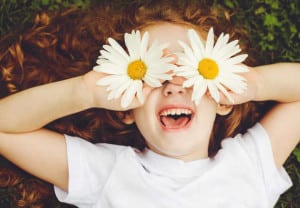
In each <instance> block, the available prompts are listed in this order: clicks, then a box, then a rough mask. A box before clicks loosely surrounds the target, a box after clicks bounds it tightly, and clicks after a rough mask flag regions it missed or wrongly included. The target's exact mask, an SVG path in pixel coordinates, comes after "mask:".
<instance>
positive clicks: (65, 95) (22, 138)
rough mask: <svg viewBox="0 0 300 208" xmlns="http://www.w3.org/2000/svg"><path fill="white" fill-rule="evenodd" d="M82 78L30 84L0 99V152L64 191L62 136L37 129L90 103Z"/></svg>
mask: <svg viewBox="0 0 300 208" xmlns="http://www.w3.org/2000/svg"><path fill="white" fill-rule="evenodd" d="M82 79H83V77H76V78H72V79H68V80H64V81H60V82H55V83H51V84H46V85H42V86H38V87H34V88H31V89H28V90H25V91H22V92H19V93H16V94H14V95H12V96H8V97H6V98H4V99H2V100H0V114H1V117H0V153H1V154H2V155H3V156H4V157H6V158H7V159H9V160H10V161H12V162H13V163H15V164H16V165H18V166H19V167H21V168H22V169H24V170H25V171H27V172H29V173H31V174H33V175H35V176H37V177H39V178H41V179H43V180H46V181H48V182H50V183H52V184H55V185H57V186H59V187H60V188H62V189H64V190H67V188H68V165H67V155H66V154H67V153H66V144H65V140H64V137H63V135H61V134H58V133H55V132H52V131H49V130H45V129H40V128H41V127H43V126H44V125H46V124H47V123H49V122H50V121H53V120H54V119H57V118H59V117H62V116H65V115H68V114H72V113H75V112H78V111H81V110H84V109H86V108H88V107H89V106H90V105H91V101H90V97H89V95H90V94H89V93H87V90H86V87H85V86H84V85H83V82H82Z"/></svg>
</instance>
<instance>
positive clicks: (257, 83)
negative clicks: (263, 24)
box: [222, 63, 300, 167]
mask: <svg viewBox="0 0 300 208" xmlns="http://www.w3.org/2000/svg"><path fill="white" fill-rule="evenodd" d="M243 76H245V78H246V79H247V83H248V88H247V90H246V91H245V92H244V93H243V94H241V95H238V94H233V93H230V94H231V95H232V97H233V98H234V101H235V104H239V103H244V102H247V101H250V100H254V101H264V100H274V101H278V104H277V105H276V106H275V107H274V108H273V109H271V111H270V112H268V113H267V114H266V115H265V116H264V118H263V119H262V120H261V121H260V123H261V124H262V126H263V127H264V128H265V129H266V131H267V133H268V135H269V137H270V140H271V145H272V150H273V154H274V159H275V163H276V166H277V167H280V166H282V164H283V163H284V162H285V160H286V159H287V158H288V156H289V155H290V153H291V152H292V151H293V149H294V148H295V147H296V145H297V144H298V143H299V139H300V126H299V123H300V64H299V63H278V64H270V65H264V66H259V67H254V68H249V72H248V73H245V74H243ZM222 103H223V104H227V105H230V104H232V103H230V102H228V100H226V98H225V97H224V96H223V98H222Z"/></svg>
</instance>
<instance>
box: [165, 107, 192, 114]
mask: <svg viewBox="0 0 300 208" xmlns="http://www.w3.org/2000/svg"><path fill="white" fill-rule="evenodd" d="M182 114H184V115H190V114H192V111H191V110H189V109H184V108H173V109H167V110H164V111H162V112H161V113H160V115H161V116H169V115H172V116H173V115H182Z"/></svg>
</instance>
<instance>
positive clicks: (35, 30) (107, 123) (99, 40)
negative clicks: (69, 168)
mask: <svg viewBox="0 0 300 208" xmlns="http://www.w3.org/2000/svg"><path fill="white" fill-rule="evenodd" d="M191 2H192V3H191ZM191 2H189V3H187V1H170V0H164V1H149V2H148V3H147V2H143V3H142V4H140V3H128V5H127V6H126V7H125V8H124V9H118V10H112V9H111V8H109V7H102V8H100V7H94V8H91V9H89V10H87V11H85V10H76V9H75V10H67V11H62V12H57V13H54V14H50V13H40V14H38V15H37V16H36V18H35V22H34V24H33V25H32V27H30V28H27V29H26V30H25V31H23V32H22V33H20V34H19V35H15V34H8V35H6V36H5V37H4V38H2V40H1V41H0V70H1V71H0V97H4V96H7V95H9V94H12V93H15V92H18V91H21V90H24V89H27V88H29V87H33V86H36V85H41V84H45V83H49V82H54V81H58V80H63V79H67V78H70V77H74V76H78V75H82V74H84V73H86V72H88V71H89V70H91V69H92V67H93V66H94V65H95V60H96V59H97V56H98V55H99V49H100V48H101V45H103V44H104V43H105V42H106V40H107V38H108V37H113V38H114V39H116V40H118V41H119V42H121V43H123V34H124V33H125V32H130V31H131V30H133V29H142V28H144V27H146V26H149V25H151V24H155V23H157V22H162V21H163V22H171V23H175V24H185V25H186V24H188V25H191V26H193V27H195V28H198V29H199V31H204V32H207V31H208V29H209V28H210V27H211V26H212V27H214V31H215V33H216V34H220V33H221V32H225V33H229V34H230V38H231V39H239V40H241V42H240V44H241V48H242V50H244V51H247V50H248V48H247V35H246V33H245V31H244V30H243V29H240V28H237V27H235V26H234V25H233V23H232V22H231V21H230V18H228V15H227V13H226V11H223V10H217V9H214V8H211V7H210V5H204V4H201V3H199V2H196V1H191ZM250 57H251V56H250ZM246 64H248V65H253V64H254V63H253V60H252V59H251V58H249V59H248V60H247V61H246ZM125 113H126V112H113V111H108V110H102V109H89V110H86V111H84V112H80V113H77V114H74V115H71V116H67V117H64V118H60V119H58V120H56V121H54V122H52V123H50V124H48V125H47V126H46V128H49V129H52V130H55V131H58V132H60V133H64V134H69V135H75V136H79V137H82V138H84V139H87V140H90V141H92V142H108V143H114V144H122V145H131V146H133V147H136V148H139V149H143V148H144V147H145V146H146V145H145V142H144V139H143V137H142V135H141V134H140V132H139V131H138V129H137V127H136V126H135V125H134V124H133V125H125V124H124V123H123V122H122V121H121V120H122V119H121V118H122V117H124V116H125ZM259 116H260V113H258V111H257V105H256V104H255V103H251V102H250V103H246V104H242V105H238V106H234V109H233V111H232V112H231V113H230V114H229V115H228V116H218V117H217V118H216V122H215V126H214V129H213V133H212V137H211V142H210V145H209V155H210V156H214V155H215V154H216V152H217V151H218V150H219V149H220V144H221V141H222V140H223V139H224V138H226V137H231V136H234V135H235V134H237V133H240V132H244V131H245V130H246V129H247V128H249V127H250V126H252V125H253V124H254V123H255V122H256V121H257V120H258V118H259ZM1 171H2V172H1V173H0V175H1V177H2V178H1V181H0V182H1V184H0V186H1V187H7V186H8V185H10V186H12V187H19V186H20V181H21V180H20V179H19V178H20V176H21V175H20V174H15V172H11V171H8V170H1ZM27 180H29V179H27ZM35 180H36V181H39V180H38V179H35ZM25 181H26V180H25ZM22 183H24V181H23V182H22ZM22 183H21V184H22ZM36 184H38V183H36ZM37 187H39V188H36V189H32V188H29V187H27V189H25V188H24V189H18V188H17V189H16V190H17V192H18V193H19V192H25V193H26V194H29V195H30V194H32V195H30V196H32V197H25V195H24V197H23V198H22V197H21V199H17V198H16V199H15V200H16V201H18V202H16V203H17V204H19V205H16V206H19V207H24V206H23V205H22V206H21V205H20V203H19V202H20V200H23V202H22V203H24V204H26V205H30V206H31V205H33V204H35V203H37V201H38V203H39V204H40V205H36V207H42V206H46V205H45V204H43V200H40V199H41V197H36V196H42V195H43V196H45V195H46V196H49V195H47V194H45V193H49V185H47V184H42V185H39V186H37ZM41 193H42V194H41ZM20 196H23V195H22V194H21V195H20ZM26 196H27V195H26ZM43 199H44V198H43Z"/></svg>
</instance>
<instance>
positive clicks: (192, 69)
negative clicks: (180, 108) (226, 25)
mask: <svg viewBox="0 0 300 208" xmlns="http://www.w3.org/2000/svg"><path fill="white" fill-rule="evenodd" d="M188 39H189V42H190V46H191V47H190V46H188V45H187V44H186V43H184V42H182V41H179V44H180V45H181V47H182V48H183V53H182V54H181V55H180V57H179V65H181V66H180V67H179V68H178V71H177V74H176V75H177V76H183V77H185V78H186V79H187V80H185V81H184V82H183V87H193V92H192V100H193V101H194V102H195V103H196V104H199V102H200V99H201V97H202V96H203V95H204V94H205V92H206V91H207V90H208V91H209V93H210V95H211V96H212V98H213V99H214V100H215V101H216V102H220V93H219V92H221V93H223V94H224V95H225V96H226V98H227V99H228V100H229V101H231V102H232V103H234V101H233V99H232V97H231V96H230V94H229V93H228V90H230V91H232V92H234V93H238V94H240V93H242V92H243V91H244V90H245V89H246V88H247V84H246V82H245V79H244V78H243V77H242V76H240V75H238V73H242V72H246V71H248V70H247V68H246V67H245V66H243V65H241V64H240V63H241V62H243V61H244V60H245V59H246V58H247V54H241V55H236V54H237V53H239V52H240V51H241V49H240V47H239V45H238V41H237V40H234V41H231V42H228V40H229V35H228V34H226V35H224V34H223V33H222V34H221V35H220V36H219V37H218V39H217V41H216V43H215V44H214V32H213V28H210V30H209V32H208V35H207V39H206V43H203V42H202V40H201V38H200V37H199V35H198V34H197V32H196V31H195V30H193V29H190V30H189V31H188ZM235 55H236V56H235Z"/></svg>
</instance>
